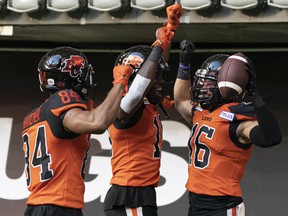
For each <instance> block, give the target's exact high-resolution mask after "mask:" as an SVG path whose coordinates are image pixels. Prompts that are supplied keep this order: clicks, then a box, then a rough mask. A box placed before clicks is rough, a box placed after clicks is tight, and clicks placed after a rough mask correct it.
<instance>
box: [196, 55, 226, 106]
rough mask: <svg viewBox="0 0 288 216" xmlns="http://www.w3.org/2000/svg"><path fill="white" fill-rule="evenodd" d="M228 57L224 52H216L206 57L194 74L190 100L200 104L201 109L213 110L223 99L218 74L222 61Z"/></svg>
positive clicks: (223, 101)
mask: <svg viewBox="0 0 288 216" xmlns="http://www.w3.org/2000/svg"><path fill="white" fill-rule="evenodd" d="M228 57H229V55H226V54H216V55H213V56H211V57H209V58H207V59H206V60H205V61H204V62H203V63H202V65H201V68H200V69H198V70H197V71H196V73H195V76H194V83H193V86H192V88H191V101H192V103H193V104H194V105H200V106H201V108H203V109H209V110H213V109H215V108H217V107H219V106H221V105H222V104H223V103H226V102H229V101H231V100H229V101H228V100H225V99H224V98H223V97H222V96H221V94H220V92H219V89H218V81H217V80H218V74H219V71H220V68H221V66H222V64H223V63H224V61H225V60H226V59H227V58H228Z"/></svg>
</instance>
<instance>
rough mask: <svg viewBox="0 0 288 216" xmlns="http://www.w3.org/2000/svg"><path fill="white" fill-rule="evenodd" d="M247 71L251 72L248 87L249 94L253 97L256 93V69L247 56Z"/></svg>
mask: <svg viewBox="0 0 288 216" xmlns="http://www.w3.org/2000/svg"><path fill="white" fill-rule="evenodd" d="M246 60H247V63H246V71H247V73H248V74H249V82H248V85H247V88H246V91H247V92H248V94H249V96H250V97H252V96H254V95H255V94H256V70H255V67H254V64H253V62H252V60H251V59H250V58H248V57H246Z"/></svg>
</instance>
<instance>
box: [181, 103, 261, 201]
mask: <svg viewBox="0 0 288 216" xmlns="http://www.w3.org/2000/svg"><path fill="white" fill-rule="evenodd" d="M246 120H256V118H255V113H254V109H253V106H252V105H251V104H246V103H236V102H234V103H229V104H225V105H222V106H221V107H219V108H217V109H215V110H214V111H213V112H209V111H208V110H203V109H201V108H199V107H195V108H194V112H193V119H192V123H193V127H192V130H191V136H190V139H189V142H188V147H189V153H190V154H189V155H190V157H189V169H188V170H189V171H188V172H189V178H188V181H187V184H186V187H187V189H188V190H189V191H190V192H193V193H196V194H203V195H210V196H234V197H241V196H242V192H241V188H240V181H241V178H242V177H243V174H244V171H245V167H246V164H247V162H248V160H249V158H250V156H251V153H252V144H247V145H244V144H241V143H240V142H239V141H238V139H237V137H236V129H237V126H238V125H239V124H240V123H241V122H242V121H246Z"/></svg>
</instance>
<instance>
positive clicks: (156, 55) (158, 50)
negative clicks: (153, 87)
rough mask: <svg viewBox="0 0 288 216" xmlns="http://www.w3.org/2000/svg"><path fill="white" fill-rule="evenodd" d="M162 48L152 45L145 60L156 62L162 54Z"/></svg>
mask: <svg viewBox="0 0 288 216" xmlns="http://www.w3.org/2000/svg"><path fill="white" fill-rule="evenodd" d="M162 52H163V51H162V49H161V47H159V46H154V47H153V50H152V52H151V53H150V55H149V57H148V58H147V60H149V61H152V62H155V63H158V62H159V59H160V58H161V55H162Z"/></svg>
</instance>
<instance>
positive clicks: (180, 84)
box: [174, 40, 195, 124]
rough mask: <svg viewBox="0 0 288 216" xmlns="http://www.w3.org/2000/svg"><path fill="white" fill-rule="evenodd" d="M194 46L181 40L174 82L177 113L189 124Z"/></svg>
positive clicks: (190, 117)
mask: <svg viewBox="0 0 288 216" xmlns="http://www.w3.org/2000/svg"><path fill="white" fill-rule="evenodd" d="M194 50H195V46H194V44H193V43H192V42H190V41H188V40H183V41H182V42H181V44H180V56H179V67H178V74H177V78H176V82H175V85H174V102H175V107H176V109H177V111H178V112H179V113H180V114H181V115H182V117H183V118H184V119H185V120H186V121H187V122H188V123H190V124H191V119H192V107H193V105H192V103H191V94H190V89H191V80H190V62H191V58H192V55H193V53H194Z"/></svg>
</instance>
